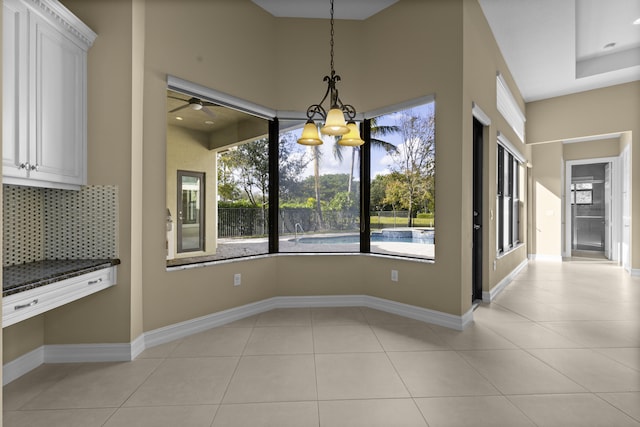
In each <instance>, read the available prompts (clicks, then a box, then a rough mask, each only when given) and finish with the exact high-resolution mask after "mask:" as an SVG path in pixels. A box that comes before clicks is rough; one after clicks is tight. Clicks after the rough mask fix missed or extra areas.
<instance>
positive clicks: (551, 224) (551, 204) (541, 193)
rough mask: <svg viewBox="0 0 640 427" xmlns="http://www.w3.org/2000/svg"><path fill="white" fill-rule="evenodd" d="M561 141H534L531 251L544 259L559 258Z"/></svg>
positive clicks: (560, 246)
mask: <svg viewBox="0 0 640 427" xmlns="http://www.w3.org/2000/svg"><path fill="white" fill-rule="evenodd" d="M562 149H563V147H562V143H561V142H554V143H549V144H536V145H533V146H532V148H531V152H532V160H531V163H532V164H533V168H532V170H531V172H532V189H531V190H532V194H531V203H532V205H533V218H532V229H533V230H532V242H531V253H532V254H535V255H536V256H540V257H545V258H549V257H550V258H554V259H560V257H562V238H563V234H562V218H563V217H562V174H563V171H564V165H563V160H562Z"/></svg>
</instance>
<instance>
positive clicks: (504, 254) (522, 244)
mask: <svg viewBox="0 0 640 427" xmlns="http://www.w3.org/2000/svg"><path fill="white" fill-rule="evenodd" d="M522 246H524V242H519V243H517V244H516V245H515V246H514V247H512V248H510V249H509V250H508V251H506V252H501V253H499V254H498V255H497V256H496V259H501V258H504V257H506V256H507V255H509V254H510V253H512V252H513V251H515V250H516V249H520V247H522Z"/></svg>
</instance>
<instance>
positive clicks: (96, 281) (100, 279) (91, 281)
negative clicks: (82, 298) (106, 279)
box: [87, 277, 102, 285]
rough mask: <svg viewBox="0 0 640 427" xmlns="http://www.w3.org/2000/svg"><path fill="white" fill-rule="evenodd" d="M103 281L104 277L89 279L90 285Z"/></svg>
mask: <svg viewBox="0 0 640 427" xmlns="http://www.w3.org/2000/svg"><path fill="white" fill-rule="evenodd" d="M100 282H102V277H101V278H99V279H96V280H89V282H88V283H87V284H89V285H96V284H98V283H100Z"/></svg>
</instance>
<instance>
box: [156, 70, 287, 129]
mask: <svg viewBox="0 0 640 427" xmlns="http://www.w3.org/2000/svg"><path fill="white" fill-rule="evenodd" d="M167 87H168V89H171V90H175V91H177V92H181V93H184V94H185V95H190V96H195V97H196V98H200V99H206V100H207V101H211V102H215V103H216V104H219V105H222V106H224V107H228V108H231V109H232V110H238V111H242V112H243V113H247V114H251V115H252V116H256V117H260V118H263V119H266V120H272V119H273V118H274V117H276V110H273V109H271V108H267V107H264V106H262V105H259V104H254V103H253V102H250V101H246V100H244V99H241V98H236V97H235V96H233V95H229V94H227V93H224V92H219V91H217V90H215V89H210V88H208V87H206V86H201V85H199V84H197V83H193V82H189V81H187V80H183V79H181V78H179V77H174V76H171V75H168V76H167Z"/></svg>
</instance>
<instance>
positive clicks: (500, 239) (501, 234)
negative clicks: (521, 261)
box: [496, 145, 504, 253]
mask: <svg viewBox="0 0 640 427" xmlns="http://www.w3.org/2000/svg"><path fill="white" fill-rule="evenodd" d="M497 164H498V176H497V178H498V193H497V194H498V200H497V203H496V205H497V206H496V216H497V223H498V227H497V229H498V238H497V242H498V253H500V252H502V251H504V211H503V209H502V206H503V204H504V148H502V146H501V145H498V160H497Z"/></svg>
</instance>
